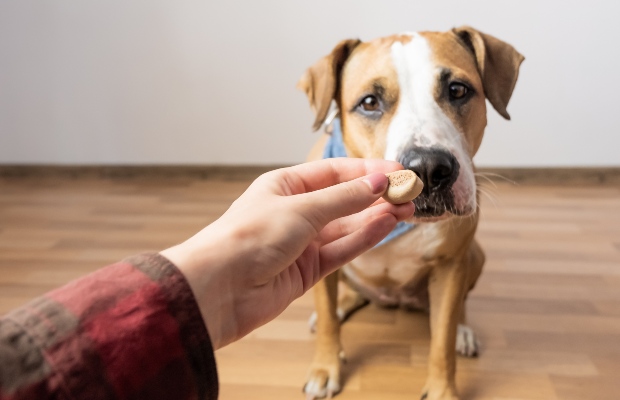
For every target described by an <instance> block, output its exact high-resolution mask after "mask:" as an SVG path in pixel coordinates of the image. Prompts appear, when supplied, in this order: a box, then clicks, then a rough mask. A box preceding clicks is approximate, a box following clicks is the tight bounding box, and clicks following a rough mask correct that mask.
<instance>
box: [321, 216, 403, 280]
mask: <svg viewBox="0 0 620 400" xmlns="http://www.w3.org/2000/svg"><path fill="white" fill-rule="evenodd" d="M397 222H398V221H397V219H396V217H395V216H394V215H392V214H383V215H381V216H379V217H377V218H375V219H373V220H372V221H370V222H369V223H368V224H366V225H364V226H362V227H361V228H360V229H358V230H356V231H355V232H353V233H351V234H350V235H347V236H344V237H342V238H340V239H338V240H335V241H333V242H331V243H329V244H326V245H325V246H323V247H321V249H320V250H319V260H320V261H319V265H320V267H319V268H320V271H319V275H320V276H321V277H324V276H326V275H327V274H329V273H331V272H333V271H335V270H336V269H338V268H340V267H341V266H343V265H344V264H346V263H348V262H349V261H351V260H353V259H354V258H355V257H357V256H359V255H360V254H362V253H363V252H365V251H367V250H369V249H371V248H372V247H373V246H374V245H376V244H377V243H379V242H380V241H381V239H383V238H384V237H385V236H387V234H388V233H390V231H391V230H392V229H394V227H395V226H396V223H397Z"/></svg>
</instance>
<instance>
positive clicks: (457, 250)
mask: <svg viewBox="0 0 620 400" xmlns="http://www.w3.org/2000/svg"><path fill="white" fill-rule="evenodd" d="M523 60H524V57H523V56H522V55H521V54H520V53H519V52H517V51H516V50H515V49H514V48H513V47H512V46H511V45H509V44H508V43H505V42H503V41H501V40H499V39H497V38H495V37H493V36H490V35H488V34H485V33H482V32H480V31H478V30H476V29H474V28H471V27H468V26H463V27H459V28H455V29H452V30H450V31H447V32H416V33H404V34H399V35H393V36H388V37H383V38H379V39H375V40H373V41H370V42H362V41H360V40H357V39H350V40H344V41H342V42H340V43H338V44H337V45H336V47H335V48H334V49H333V50H332V52H331V53H330V54H329V55H327V56H325V57H323V58H321V59H320V60H319V61H318V62H317V63H316V64H314V65H313V66H311V67H310V68H309V69H308V70H307V71H306V72H305V73H304V75H303V76H302V78H301V79H300V81H299V83H298V88H299V89H301V90H302V91H304V92H305V93H306V95H307V97H308V100H309V102H310V107H311V109H312V110H313V112H314V114H315V122H314V126H313V128H314V130H318V129H319V128H320V127H321V126H324V125H330V121H326V119H327V118H328V114H329V113H330V107H332V106H331V105H332V103H335V105H336V111H337V112H338V114H339V119H338V120H336V121H337V123H338V125H339V126H338V127H339V129H340V132H338V133H339V134H341V140H342V144H343V146H344V148H345V151H346V155H347V156H349V157H357V158H384V159H388V160H394V161H398V162H400V163H401V164H402V165H403V166H404V168H408V169H411V170H413V171H414V172H415V173H416V174H417V175H418V176H419V177H420V178H421V179H422V181H423V183H424V190H423V192H422V194H421V195H420V196H419V197H418V198H416V199H415V200H414V204H415V207H416V208H415V213H414V216H413V217H412V220H411V221H410V222H412V223H414V224H415V225H412V229H410V230H409V231H408V232H407V233H405V234H403V235H401V236H399V237H397V238H396V239H394V240H392V241H390V242H388V243H385V244H383V245H381V246H378V247H375V248H374V249H371V250H370V251H368V252H366V253H364V254H363V255H361V256H359V257H358V258H356V259H355V260H353V261H352V262H350V263H349V264H347V265H346V266H344V267H343V268H342V269H341V270H340V271H339V272H336V273H333V274H331V275H329V276H327V277H326V278H325V279H323V280H322V281H321V282H320V283H319V284H317V285H316V287H315V289H314V295H315V307H316V312H315V314H314V315H313V317H312V318H311V324H312V325H313V326H314V327H315V331H316V335H317V337H316V352H315V357H314V361H313V362H312V365H311V367H310V370H309V374H308V378H307V382H306V385H305V386H304V392H305V393H306V397H307V399H316V398H323V397H330V398H331V397H332V396H333V395H334V394H336V393H338V392H339V391H340V389H341V382H340V369H341V357H342V356H343V353H342V346H341V341H340V325H341V322H342V321H344V319H345V318H347V317H348V316H349V315H350V314H351V313H353V312H354V311H356V310H357V309H359V308H360V307H362V306H363V305H365V304H366V303H367V302H368V301H371V302H375V303H377V304H380V305H382V306H401V307H406V308H408V309H421V310H427V311H428V312H429V313H430V327H431V345H430V354H429V363H428V378H427V380H426V384H425V386H424V388H423V391H422V399H426V400H438V399H441V400H448V399H450V400H454V399H458V395H457V391H456V387H455V368H456V367H455V357H456V353H459V354H460V355H463V356H466V357H474V356H477V354H478V346H479V345H478V340H477V339H476V336H475V334H474V332H473V331H472V329H471V328H469V327H468V326H467V325H466V321H465V300H466V298H467V294H468V292H469V291H470V290H471V289H472V288H473V287H474V285H475V284H476V281H477V279H478V277H479V276H480V274H481V272H482V268H483V265H484V262H485V256H484V253H483V251H482V249H481V247H480V245H479V244H478V243H477V242H476V240H475V238H474V235H475V232H476V227H477V224H478V198H477V183H476V176H475V172H474V171H475V169H474V165H473V162H472V158H473V157H474V155H475V154H476V152H477V151H478V148H479V147H480V144H481V141H482V137H483V134H484V130H485V127H486V124H487V117H486V101H485V99H486V100H488V101H489V103H490V104H491V105H492V106H493V108H495V110H496V111H497V112H498V113H499V114H500V115H502V116H503V117H504V118H506V119H510V116H509V114H508V112H507V111H506V107H507V105H508V102H509V100H510V98H511V96H512V92H513V90H514V87H515V84H516V82H517V78H518V74H519V67H520V65H521V62H522V61H523ZM330 119H331V118H330ZM331 126H333V123H331ZM332 135H333V134H332ZM331 139H333V138H332V136H330V135H329V134H324V135H323V136H322V137H321V138H320V139H319V140H318V142H317V143H316V144H315V146H314V147H313V148H312V150H311V152H310V154H309V156H308V159H309V160H316V159H320V158H323V153H324V151H325V148H326V146H327V145H328V143H329V141H330V140H331ZM339 292H340V293H339Z"/></svg>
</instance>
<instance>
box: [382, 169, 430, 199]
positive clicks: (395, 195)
mask: <svg viewBox="0 0 620 400" xmlns="http://www.w3.org/2000/svg"><path fill="white" fill-rule="evenodd" d="M385 176H387V178H388V187H387V190H386V191H385V193H384V194H383V198H384V199H385V200H387V201H389V202H390V203H392V204H403V203H406V202H408V201H411V200H413V199H415V198H416V197H418V196H419V195H420V193H422V189H424V184H423V183H422V180H421V179H419V178H418V176H417V175H416V174H415V173H414V172H413V171H410V170H408V169H404V170H402V171H396V172H390V173H389V174H385Z"/></svg>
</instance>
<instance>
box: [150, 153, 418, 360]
mask: <svg viewBox="0 0 620 400" xmlns="http://www.w3.org/2000/svg"><path fill="white" fill-rule="evenodd" d="M399 169H402V165H400V164H398V163H396V162H392V161H386V160H370V159H353V158H336V159H328V160H322V161H315V162H310V163H306V164H301V165H297V166H294V167H290V168H282V169H279V170H275V171H271V172H268V173H266V174H264V175H262V176H260V177H259V178H258V179H256V181H254V182H253V183H252V184H251V185H250V187H249V188H248V189H247V190H246V192H245V193H243V194H242V195H241V197H239V198H238V199H237V200H236V201H235V202H234V203H233V204H232V205H231V207H230V208H229V209H228V210H227V211H226V212H225V213H224V215H222V216H221V217H220V218H219V219H218V220H217V221H215V222H213V223H212V224H211V225H209V226H207V227H206V228H204V229H203V230H202V231H200V232H199V233H198V234H196V235H195V236H193V237H192V238H190V239H189V240H187V241H185V242H183V243H181V244H179V245H177V246H174V247H172V248H169V249H167V250H164V251H162V252H161V254H162V255H163V256H164V257H166V258H168V259H169V260H170V261H172V262H173V263H174V264H175V265H177V267H178V268H179V269H180V270H181V272H183V274H184V275H185V277H186V278H187V280H188V282H189V284H190V286H191V288H192V291H193V292H194V296H195V297H196V300H197V302H198V305H199V307H200V310H201V313H202V316H203V318H204V320H205V323H206V325H207V329H208V330H209V335H210V336H211V341H212V343H213V347H214V348H215V349H217V348H220V347H222V346H224V345H226V344H228V343H231V342H233V341H235V340H237V339H240V338H241V337H243V336H245V335H247V334H248V333H249V332H251V331H252V330H253V329H256V328H257V327H259V326H260V325H263V324H265V323H266V322H268V321H270V320H272V319H273V318H275V317H276V316H278V315H279V314H280V313H281V312H282V311H283V310H284V309H285V308H286V307H287V306H288V305H289V304H290V303H291V302H292V301H293V300H295V299H296V298H298V297H300V296H301V295H302V294H304V293H305V292H306V291H307V290H308V289H309V288H311V287H312V286H314V285H315V284H316V283H317V282H318V281H319V280H320V279H321V278H323V277H324V276H326V275H328V274H329V273H331V272H333V271H335V270H336V269H337V268H339V267H341V266H342V265H344V264H345V263H347V262H349V261H351V260H352V259H354V258H355V257H357V256H358V255H360V254H362V253H363V252H365V251H366V250H369V249H370V248H372V247H373V246H374V245H375V244H377V243H378V242H379V241H380V240H381V239H383V238H384V237H385V236H386V235H387V234H388V233H389V232H390V231H391V230H392V229H394V227H395V226H396V223H397V222H398V221H401V220H404V219H406V218H409V217H411V216H412V215H413V211H414V206H413V203H406V204H401V205H393V204H389V203H386V202H385V201H383V200H382V199H381V195H382V194H383V192H384V191H385V189H386V187H387V178H386V177H385V175H384V174H385V173H387V172H392V171H396V170H399Z"/></svg>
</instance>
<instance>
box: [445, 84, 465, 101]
mask: <svg viewBox="0 0 620 400" xmlns="http://www.w3.org/2000/svg"><path fill="white" fill-rule="evenodd" d="M449 90H450V99H451V100H459V99H462V98H464V97H465V96H467V94H468V93H469V88H468V87H467V86H465V85H463V84H462V83H451V84H450V87H449Z"/></svg>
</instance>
